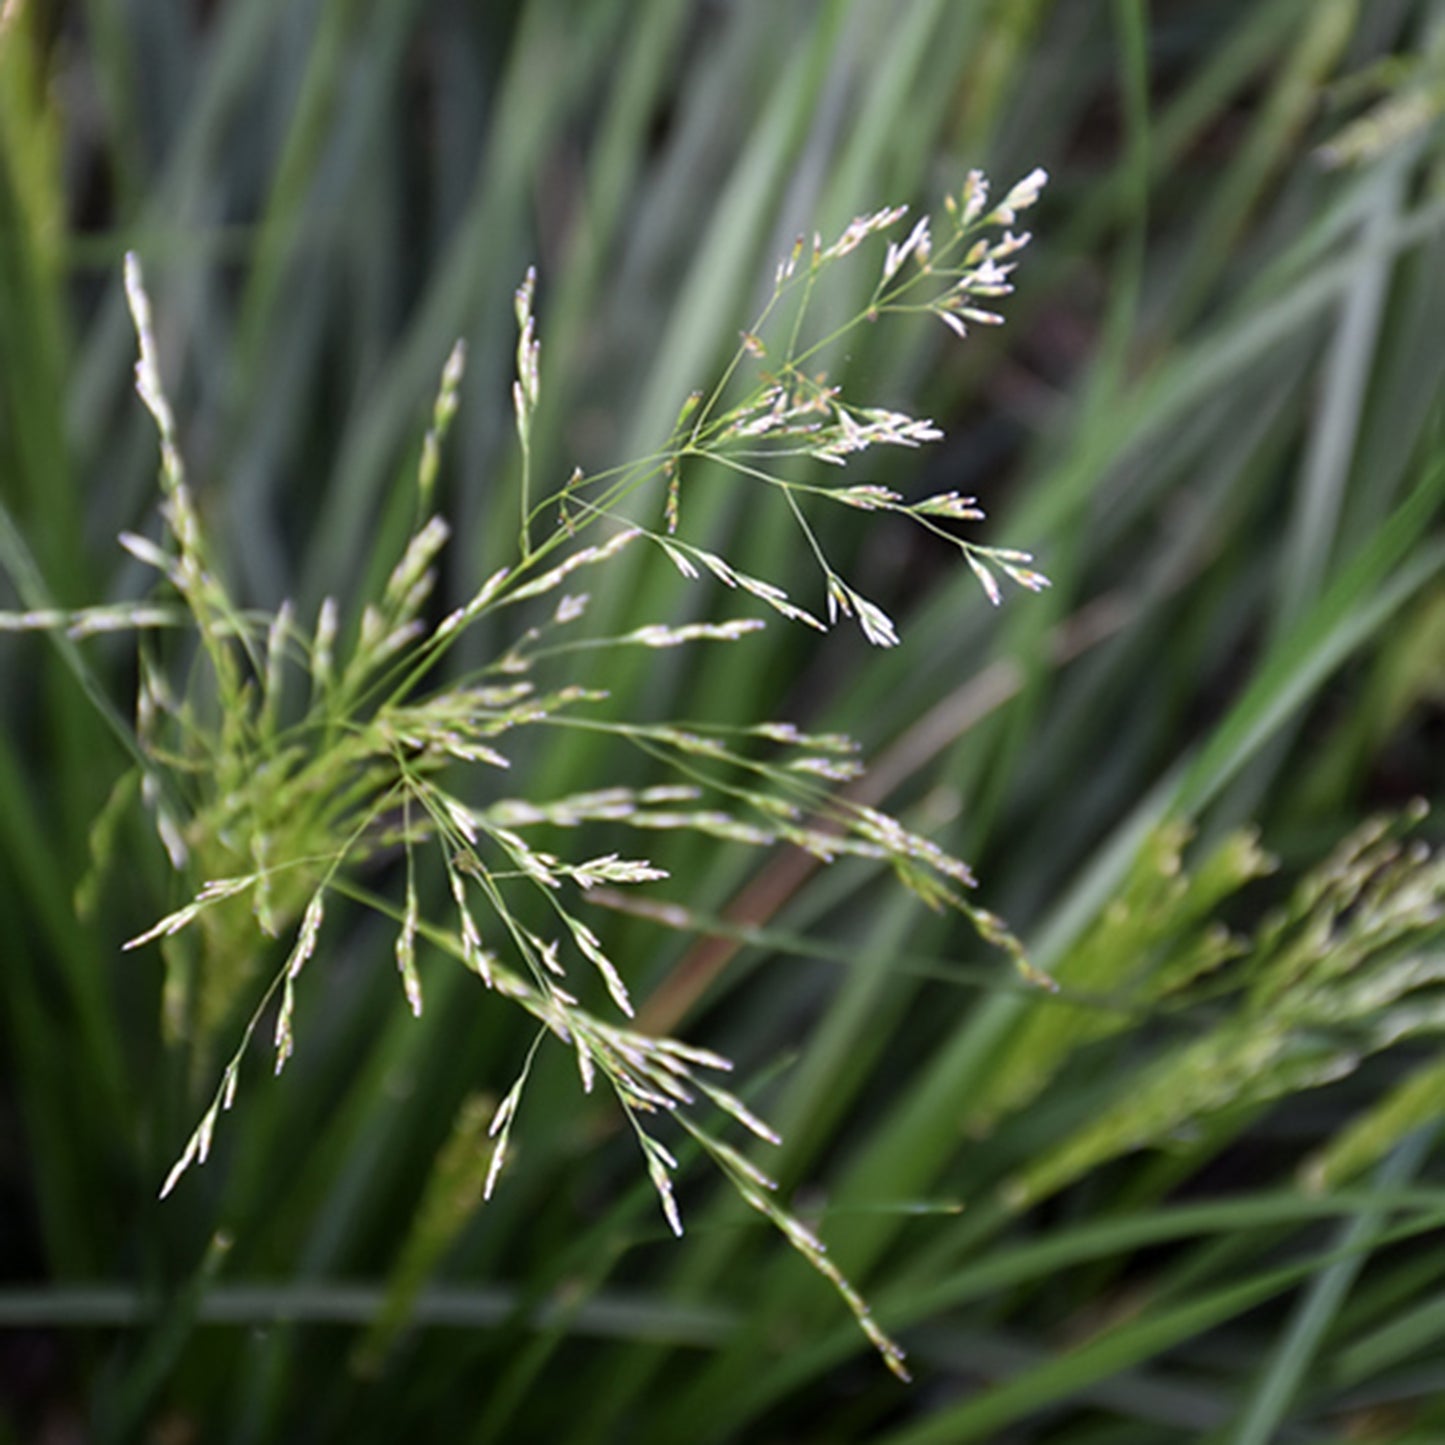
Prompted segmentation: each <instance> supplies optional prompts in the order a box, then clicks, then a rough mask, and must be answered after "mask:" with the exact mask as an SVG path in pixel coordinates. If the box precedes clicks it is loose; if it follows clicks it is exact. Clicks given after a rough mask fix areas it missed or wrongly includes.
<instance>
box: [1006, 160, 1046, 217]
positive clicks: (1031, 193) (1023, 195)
mask: <svg viewBox="0 0 1445 1445" xmlns="http://www.w3.org/2000/svg"><path fill="white" fill-rule="evenodd" d="M1048 181H1049V173H1048V172H1047V171H1046V170H1045V169H1044V168H1043V167H1042V166H1035V167H1034V169H1033V170H1031V171H1030V172H1029V173H1028V175H1026V176H1025V177H1024V178H1023V180H1021V181H1020V182H1019V183H1018V184H1017V185H1016V186H1014V188H1013V189H1012V190H1011V191H1010V192H1009V193H1008V195H1006V196H1005V197H1004V198H1003V205H1002V206H1000V208H999V209H1000V210H1007V211H1010V212H1013V211H1026V210H1028V208H1029V207H1030V206H1032V205H1034V204H1035V203H1036V202H1037V201H1038V199H1039V196H1040V194H1041V193H1042V192H1043V189H1044V187H1045V186H1046V185H1047V184H1048ZM1010 219H1012V218H1010Z"/></svg>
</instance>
